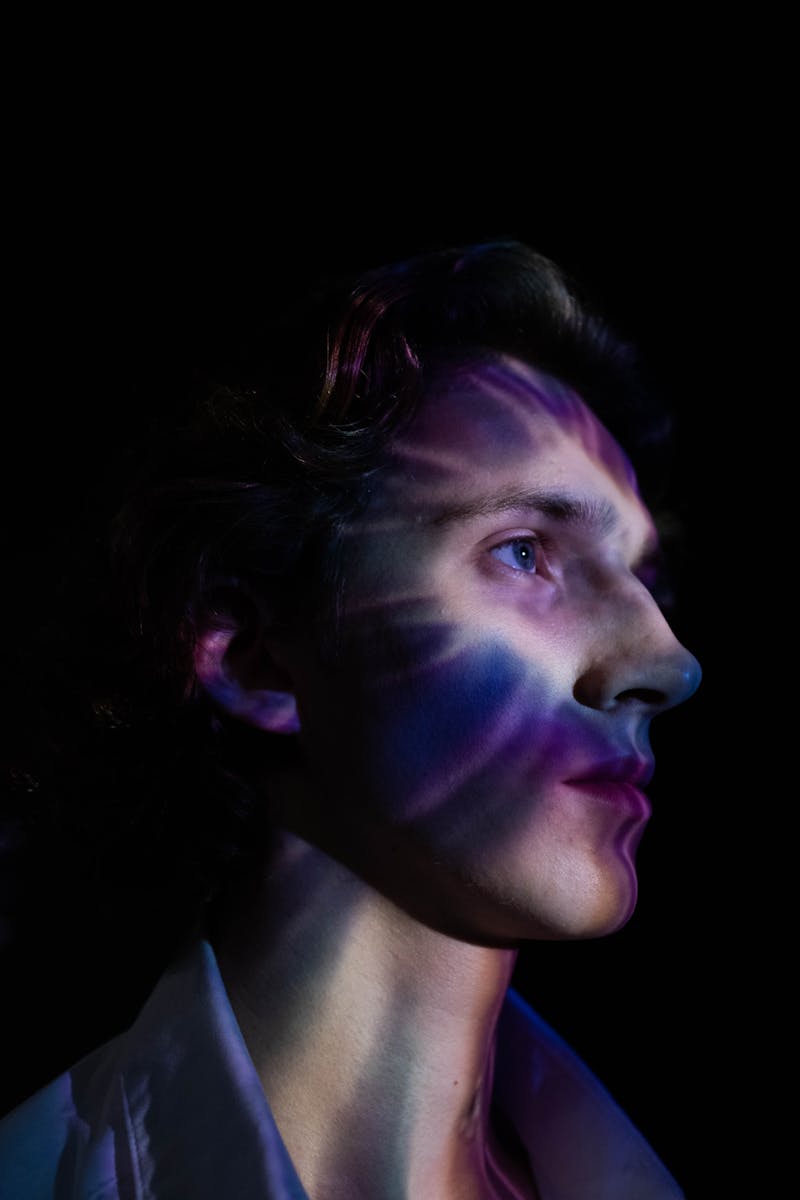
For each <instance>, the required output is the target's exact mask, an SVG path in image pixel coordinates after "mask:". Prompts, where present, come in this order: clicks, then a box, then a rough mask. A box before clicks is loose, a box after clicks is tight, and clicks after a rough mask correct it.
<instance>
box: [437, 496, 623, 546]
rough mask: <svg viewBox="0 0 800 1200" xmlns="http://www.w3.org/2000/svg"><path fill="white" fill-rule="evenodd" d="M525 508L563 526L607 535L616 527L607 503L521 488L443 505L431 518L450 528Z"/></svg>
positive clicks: (615, 516) (615, 514)
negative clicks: (453, 525)
mask: <svg viewBox="0 0 800 1200" xmlns="http://www.w3.org/2000/svg"><path fill="white" fill-rule="evenodd" d="M512 509H513V510H517V511H519V510H522V509H526V510H529V511H533V512H537V513H539V514H541V515H543V516H546V517H549V518H550V519H551V520H553V521H558V522H560V523H561V524H563V525H570V526H574V527H577V526H579V527H581V528H584V529H588V530H590V531H592V532H596V533H598V534H600V535H602V536H607V535H608V534H610V533H611V532H612V531H613V530H614V529H616V527H617V525H618V524H619V513H618V512H617V510H616V509H615V508H614V505H613V504H611V502H610V501H609V500H605V499H600V498H599V497H596V496H580V495H573V494H571V493H569V492H555V491H543V490H539V489H537V488H534V489H530V488H525V489H521V490H516V491H508V490H504V491H500V492H490V493H487V494H485V495H483V496H475V497H473V498H472V499H471V500H465V501H463V502H462V503H460V504H452V505H447V506H446V507H444V508H442V509H440V510H439V511H438V512H437V513H435V514H434V516H433V517H432V518H431V524H432V525H451V524H455V523H460V522H465V521H474V520H476V519H477V518H478V517H490V516H494V515H495V514H497V513H504V512H510V511H511V510H512Z"/></svg>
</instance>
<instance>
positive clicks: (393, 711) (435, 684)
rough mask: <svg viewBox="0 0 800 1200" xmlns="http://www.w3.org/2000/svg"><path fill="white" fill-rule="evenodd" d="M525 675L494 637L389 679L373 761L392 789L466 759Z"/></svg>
mask: <svg viewBox="0 0 800 1200" xmlns="http://www.w3.org/2000/svg"><path fill="white" fill-rule="evenodd" d="M527 674H528V671H527V667H526V665H525V664H524V663H523V662H522V661H521V660H520V659H519V658H518V657H517V656H516V655H514V653H513V652H512V651H511V650H510V649H509V648H508V647H507V646H503V645H499V644H498V643H496V642H495V643H492V644H483V645H480V646H469V647H466V648H465V649H464V650H463V651H462V652H461V653H460V654H458V655H456V656H455V657H454V658H452V659H449V660H447V661H445V662H443V663H439V664H435V665H432V666H428V667H425V666H424V665H423V666H421V667H420V669H419V671H418V672H417V673H416V674H415V675H413V676H412V677H410V678H406V679H405V680H403V681H401V682H398V683H397V684H396V685H391V684H389V685H388V686H387V688H386V689H385V691H384V692H383V693H382V694H381V696H380V698H379V701H378V707H377V708H376V709H375V711H374V712H373V714H372V716H373V718H374V720H375V722H376V725H377V731H378V735H377V737H376V739H375V743H374V744H373V749H374V757H373V765H374V767H377V769H378V771H379V772H381V773H382V774H384V775H385V777H386V778H391V780H392V784H393V786H394V787H396V788H398V789H399V790H403V791H407V790H408V789H409V788H411V789H416V788H417V786H418V785H420V784H421V783H423V782H424V781H425V780H426V778H427V777H428V776H429V774H430V773H431V772H433V771H435V772H436V774H437V775H440V774H441V773H442V772H446V771H447V767H448V764H452V765H453V766H454V767H457V766H461V765H463V760H464V756H465V755H469V754H470V753H471V752H474V750H475V749H476V746H477V745H478V744H479V743H480V740H481V737H482V735H483V734H484V733H485V731H486V730H487V729H490V728H493V727H495V726H496V725H497V723H498V722H499V721H500V720H501V719H502V718H503V716H504V715H505V713H506V712H507V710H508V706H509V701H510V698H511V697H512V696H514V695H516V694H518V692H519V689H520V687H521V686H522V685H523V682H524V679H525V677H526V675H527Z"/></svg>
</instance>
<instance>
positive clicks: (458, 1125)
mask: <svg viewBox="0 0 800 1200" xmlns="http://www.w3.org/2000/svg"><path fill="white" fill-rule="evenodd" d="M249 904H250V907H249V908H248V911H247V913H246V914H245V915H240V916H239V917H238V918H236V917H229V918H228V919H227V920H226V923H225V925H224V927H223V928H221V929H220V930H219V931H218V932H217V933H216V934H214V935H211V936H212V939H213V942H214V948H215V952H216V955H217V959H218V962H219V967H220V971H221V973H222V977H223V980H224V982H225V986H226V989H227V991H228V994H229V996H230V999H231V1003H232V1006H233V1009H234V1013H235V1015H236V1018H237V1020H238V1022H239V1025H240V1027H241V1029H242V1033H243V1036H244V1039H245V1042H246V1044H247V1046H248V1049H249V1051H250V1054H251V1057H252V1059H253V1062H254V1064H255V1067H256V1070H257V1071H258V1074H259V1077H260V1079H261V1082H262V1084H263V1087H264V1091H265V1094H266V1096H267V1098H268V1101H269V1104H270V1108H271V1109H272V1112H273V1115H274V1117H275V1120H276V1122H277V1125H278V1128H279V1130H280V1132H281V1136H282V1137H283V1140H284V1142H285V1143H286V1147H287V1149H288V1151H289V1154H290V1156H291V1158H292V1160H293V1162H294V1164H295V1167H296V1169H297V1171H298V1174H299V1176H300V1178H301V1180H302V1181H303V1184H304V1186H305V1188H306V1189H307V1190H308V1192H309V1194H310V1195H313V1196H314V1197H318V1196H319V1197H325V1200H328V1198H330V1200H334V1198H335V1200H338V1198H339V1197H340V1196H344V1195H347V1196H348V1197H350V1198H353V1197H361V1196H364V1197H366V1196H369V1197H370V1198H371V1200H381V1198H382V1197H384V1196H389V1195H390V1194H391V1196H393V1197H398V1196H420V1195H424V1196H437V1197H440V1196H441V1197H450V1196H454V1197H455V1196H458V1197H460V1198H461V1197H463V1198H464V1200H466V1198H468V1197H469V1198H470V1200H472V1198H473V1197H474V1198H477V1197H489V1196H495V1195H506V1194H507V1195H511V1194H512V1193H511V1192H510V1191H508V1192H506V1191H504V1190H503V1187H502V1186H500V1185H499V1184H498V1185H497V1186H495V1185H494V1184H493V1183H492V1178H493V1176H496V1175H497V1172H498V1171H499V1170H500V1167H499V1157H500V1154H501V1152H500V1150H499V1147H497V1146H493V1135H492V1133H491V1127H490V1124H489V1102H490V1097H491V1088H492V1068H493V1047H494V1034H495V1027H496V1022H497V1018H498V1016H499V1013H500V1009H501V1006H502V1003H503V999H504V996H505V993H506V991H507V988H508V985H509V981H510V978H511V972H512V970H513V966H514V961H515V958H516V951H514V950H512V949H508V948H496V947H487V946H480V945H475V944H471V943H468V942H466V941H463V940H459V939H456V938H452V937H448V936H447V935H445V934H443V933H441V932H439V931H436V930H433V929H431V928H429V927H428V926H426V925H424V924H422V923H420V922H419V921H418V920H415V919H414V918H412V917H410V916H408V915H407V914H406V913H405V912H404V911H403V910H402V909H400V908H398V907H397V906H395V905H394V904H393V903H392V902H391V901H390V900H388V899H386V898H385V897H384V896H382V895H380V894H379V893H378V892H376V891H375V890H374V889H372V888H371V887H370V886H369V885H367V884H366V883H364V882H363V881H362V880H360V879H359V878H357V877H356V876H355V875H353V874H352V873H351V872H349V871H348V870H347V869H346V868H345V867H343V866H342V865H341V864H339V863H337V862H335V861H334V860H333V859H331V858H329V857H328V856H326V855H325V854H323V853H322V851H320V850H318V849H316V848H314V847H312V846H310V845H309V844H308V843H307V842H305V841H302V840H301V839H299V838H297V837H294V836H292V835H288V834H287V835H282V837H281V839H280V842H279V844H278V846H277V849H276V851H275V853H274V855H273V856H272V857H271V859H270V863H269V866H268V868H266V869H265V870H264V872H263V874H262V875H261V876H260V877H259V879H258V881H257V885H256V888H255V891H254V892H253V894H252V895H251V896H250V897H249ZM240 913H241V910H240ZM498 1178H499V1176H498Z"/></svg>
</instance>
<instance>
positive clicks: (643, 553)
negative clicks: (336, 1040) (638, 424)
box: [295, 360, 700, 942]
mask: <svg viewBox="0 0 800 1200" xmlns="http://www.w3.org/2000/svg"><path fill="white" fill-rule="evenodd" d="M654 550H655V531H654V527H653V522H652V519H651V517H650V515H649V513H648V511H647V510H646V508H645V507H644V505H643V504H642V502H641V500H640V499H639V496H638V494H637V491H636V486H635V482H634V478H633V474H632V471H631V469H630V466H629V464H628V463H627V461H626V459H625V457H624V455H623V454H622V452H621V450H620V449H619V447H618V446H617V445H616V443H615V442H614V441H613V440H612V439H611V437H610V435H609V434H608V433H607V432H606V430H605V429H604V428H603V427H602V426H601V425H600V424H599V422H598V421H597V420H596V419H595V418H594V416H593V414H592V413H591V412H590V411H589V410H588V409H587V408H586V406H585V405H584V404H583V403H582V402H581V401H580V400H579V399H578V397H576V396H575V395H574V393H571V392H569V391H568V390H567V389H566V388H564V387H563V386H562V385H560V384H559V383H558V382H557V381H555V380H553V379H552V378H550V377H547V376H544V375H539V374H537V373H535V372H533V371H532V370H531V369H530V368H528V367H524V366H522V365H520V364H518V363H516V362H514V361H512V360H504V361H503V362H498V363H496V364H494V365H489V364H483V365H481V366H475V367H472V368H462V369H461V370H459V371H456V370H455V369H453V370H451V371H450V372H449V373H448V374H446V375H443V376H442V377H441V378H440V380H439V382H438V383H437V384H435V385H433V386H431V387H429V390H428V394H427V395H426V398H425V400H424V402H423V404H422V406H421V408H420V410H419V411H418V413H417V414H416V416H415V417H414V419H413V421H412V422H411V424H410V426H409V427H408V428H407V429H406V430H405V431H404V432H403V433H402V435H401V436H399V437H398V439H397V440H396V442H395V443H394V445H393V448H392V452H391V455H390V459H389V462H388V465H387V467H386V469H385V470H384V471H382V472H380V473H379V474H378V476H377V478H376V481H375V485H374V490H373V492H372V495H371V498H370V501H369V504H368V506H367V509H366V511H365V512H364V513H363V515H362V516H361V517H359V518H358V519H357V520H356V521H354V522H353V523H352V525H351V526H350V527H349V529H348V531H347V535H346V544H345V551H344V564H345V565H344V599H343V609H342V642H341V655H340V657H339V659H338V661H337V664H336V666H335V667H334V668H333V669H327V668H326V669H323V668H322V667H321V666H320V665H319V663H318V662H317V660H316V658H315V657H314V656H306V657H304V660H303V667H302V669H301V670H300V672H299V674H298V679H299V681H300V682H299V686H298V704H299V711H300V718H301V727H302V728H301V735H300V736H301V741H302V744H303V745H304V747H305V750H306V753H307V756H308V761H309V762H310V764H311V768H312V774H313V777H314V780H315V784H314V787H313V788H311V789H309V790H308V793H307V795H306V799H305V800H304V801H303V805H302V806H301V807H303V808H304V810H305V811H304V813H303V815H302V817H300V818H298V823H299V825H301V826H302V832H303V833H304V834H305V835H306V836H308V835H310V836H311V838H312V840H316V841H317V842H318V844H320V845H321V846H322V848H323V849H327V850H328V851H329V852H331V853H333V854H334V856H336V857H339V858H340V859H342V860H343V861H345V862H346V863H347V864H348V865H349V866H351V867H352V868H353V869H354V870H356V871H357V872H358V873H359V874H361V875H362V876H366V877H367V878H369V879H370V881H371V882H373V883H374V884H375V885H376V886H378V887H379V888H380V889H381V890H382V891H385V892H386V894H388V895H389V896H390V897H391V898H392V899H394V900H396V901H397V902H398V903H399V904H400V905H401V906H404V907H405V908H407V909H408V910H410V911H412V912H414V913H415V914H416V915H418V916H419V917H421V918H422V919H425V920H427V921H430V922H431V923H433V924H435V925H437V926H438V927H440V928H443V929H445V930H446V931H452V932H453V933H456V934H459V935H466V936H469V937H473V938H475V939H476V940H488V941H493V942H503V941H505V940H512V941H513V940H514V939H517V938H525V937H546V938H563V937H593V936H598V935H600V934H603V933H608V932H610V931H612V930H613V929H615V928H618V927H619V926H620V925H621V924H623V923H624V922H625V921H626V920H627V919H628V917H629V916H630V914H631V912H632V910H633V907H634V904H635V899H636V874H635V869H634V857H635V851H636V847H637V845H638V843H639V840H640V837H641V835H642V833H643V831H644V828H645V825H646V823H647V820H648V816H649V806H648V802H647V799H646V797H645V795H644V793H643V791H642V790H641V789H642V787H643V786H644V785H646V783H647V781H648V779H649V777H650V775H651V773H652V767H653V762H652V757H651V752H650V748H649V738H648V729H649V724H650V720H651V718H652V717H653V716H654V715H655V714H656V713H658V712H661V711H663V710H664V709H667V708H669V707H671V706H673V705H675V704H677V703H680V702H681V701H682V700H685V699H686V698H687V697H688V696H689V695H690V694H691V693H692V692H693V691H694V689H695V688H696V687H697V684H698V682H699V678H700V673H699V667H698V665H697V663H696V661H695V659H694V658H693V657H692V656H691V655H690V654H689V653H688V652H687V651H686V650H685V649H684V648H683V647H682V646H681V645H680V644H679V643H678V642H677V641H676V639H675V637H674V635H673V634H672V632H671V630H670V628H669V626H668V624H667V622H666V620H665V619H664V616H663V615H662V613H661V611H660V609H659V607H658V605H657V604H656V602H655V600H654V599H653V597H652V595H651V594H650V592H649V591H648V588H647V586H646V583H645V580H646V575H647V571H648V567H649V562H650V560H651V557H652V554H653V551H654ZM295 811H297V810H295Z"/></svg>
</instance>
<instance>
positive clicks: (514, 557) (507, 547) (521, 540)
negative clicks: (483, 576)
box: [490, 536, 539, 575]
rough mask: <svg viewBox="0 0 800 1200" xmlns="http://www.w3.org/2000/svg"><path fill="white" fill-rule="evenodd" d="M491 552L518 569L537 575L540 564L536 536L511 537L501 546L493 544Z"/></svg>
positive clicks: (509, 565) (504, 562)
mask: <svg viewBox="0 0 800 1200" xmlns="http://www.w3.org/2000/svg"><path fill="white" fill-rule="evenodd" d="M490 554H491V555H492V556H493V557H494V558H496V559H497V560H498V562H501V563H503V564H504V566H507V567H512V568H513V569H514V570H516V571H524V572H525V574H527V575H535V574H536V571H537V566H538V555H539V542H538V540H537V539H536V538H534V537H530V536H528V537H515V538H509V539H508V541H506V542H501V543H500V545H499V546H493V547H492V549H491V551H490Z"/></svg>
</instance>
